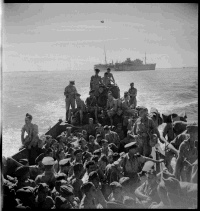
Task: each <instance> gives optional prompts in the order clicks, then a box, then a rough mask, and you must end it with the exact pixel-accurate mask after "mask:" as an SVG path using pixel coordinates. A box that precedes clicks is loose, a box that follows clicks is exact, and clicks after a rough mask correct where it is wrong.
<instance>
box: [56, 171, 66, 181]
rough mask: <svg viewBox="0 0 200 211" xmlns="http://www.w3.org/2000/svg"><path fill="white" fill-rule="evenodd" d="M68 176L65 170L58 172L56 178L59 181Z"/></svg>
mask: <svg viewBox="0 0 200 211" xmlns="http://www.w3.org/2000/svg"><path fill="white" fill-rule="evenodd" d="M66 177H67V175H66V174H65V173H63V172H60V173H57V174H56V180H57V181H58V180H65V179H66Z"/></svg>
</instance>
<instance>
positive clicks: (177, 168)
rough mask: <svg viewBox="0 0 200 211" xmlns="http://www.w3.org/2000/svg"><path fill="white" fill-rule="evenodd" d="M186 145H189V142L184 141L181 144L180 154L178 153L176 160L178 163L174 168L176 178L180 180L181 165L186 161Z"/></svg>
mask: <svg viewBox="0 0 200 211" xmlns="http://www.w3.org/2000/svg"><path fill="white" fill-rule="evenodd" d="M186 147H187V144H186V143H185V142H183V143H182V144H181V145H180V148H179V155H178V158H177V160H176V165H175V169H174V175H175V177H176V179H178V180H180V173H181V166H182V164H183V162H184V151H185V148H186Z"/></svg>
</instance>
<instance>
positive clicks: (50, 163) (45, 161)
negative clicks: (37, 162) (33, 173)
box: [42, 157, 55, 166]
mask: <svg viewBox="0 0 200 211" xmlns="http://www.w3.org/2000/svg"><path fill="white" fill-rule="evenodd" d="M42 164H43V165H45V166H53V165H54V164H55V161H54V159H53V158H52V157H44V158H43V159H42Z"/></svg>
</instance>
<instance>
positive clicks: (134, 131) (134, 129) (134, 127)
mask: <svg viewBox="0 0 200 211" xmlns="http://www.w3.org/2000/svg"><path fill="white" fill-rule="evenodd" d="M136 123H137V120H136V122H135V124H134V125H133V129H132V132H133V135H137V133H136V127H137V124H136Z"/></svg>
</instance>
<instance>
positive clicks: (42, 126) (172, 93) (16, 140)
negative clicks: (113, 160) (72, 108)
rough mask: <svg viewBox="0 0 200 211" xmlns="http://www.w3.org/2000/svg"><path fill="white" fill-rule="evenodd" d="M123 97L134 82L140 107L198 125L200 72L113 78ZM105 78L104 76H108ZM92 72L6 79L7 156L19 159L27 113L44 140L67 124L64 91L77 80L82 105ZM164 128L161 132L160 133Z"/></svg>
mask: <svg viewBox="0 0 200 211" xmlns="http://www.w3.org/2000/svg"><path fill="white" fill-rule="evenodd" d="M112 73H113V75H114V78H115V81H116V83H117V84H118V86H119V87H120V93H121V96H123V93H124V92H125V91H127V90H128V89H129V87H130V83H131V82H134V84H135V87H136V88H137V90H138V95H137V101H138V105H143V106H146V107H147V108H148V109H149V110H150V108H151V107H155V108H157V109H158V111H159V112H160V113H165V112H176V113H180V112H182V111H185V112H186V113H187V116H188V119H187V120H188V122H198V68H184V69H182V68H180V69H156V70H155V71H153V70H149V71H137V72H134V71H126V72H115V71H113V72H112ZM103 74H104V73H103V72H100V76H103ZM92 75H94V71H93V70H82V71H81V70H80V71H78V70H77V71H74V70H73V71H68V70H66V71H58V70H57V71H53V72H52V71H51V72H50V71H41V72H30V71H29V72H26V71H20V72H6V73H5V72H3V73H2V83H3V85H2V109H3V112H2V140H3V141H2V150H3V155H4V156H11V155H13V154H14V153H16V152H17V151H18V149H19V147H20V145H21V128H22V126H23V125H24V118H25V115H26V113H30V114H31V115H32V116H33V121H32V122H33V123H35V124H37V125H38V126H39V132H40V134H43V133H45V132H46V131H47V130H48V129H49V127H51V126H53V125H54V124H55V123H57V121H58V119H60V118H61V119H63V120H65V96H64V89H65V87H66V86H67V85H68V84H69V81H70V80H75V86H76V88H77V91H78V92H79V93H80V94H81V98H82V99H84V100H85V99H86V97H87V96H88V95H89V94H88V92H89V84H90V78H91V76H92ZM162 127H163V125H161V126H160V127H159V130H161V129H162Z"/></svg>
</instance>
